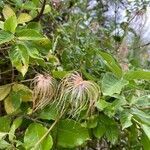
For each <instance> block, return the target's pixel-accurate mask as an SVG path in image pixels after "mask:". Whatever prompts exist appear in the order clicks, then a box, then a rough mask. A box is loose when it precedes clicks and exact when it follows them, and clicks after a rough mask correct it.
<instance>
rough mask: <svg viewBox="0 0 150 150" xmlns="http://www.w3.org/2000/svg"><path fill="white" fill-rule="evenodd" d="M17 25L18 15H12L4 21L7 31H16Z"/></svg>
mask: <svg viewBox="0 0 150 150" xmlns="http://www.w3.org/2000/svg"><path fill="white" fill-rule="evenodd" d="M16 27H17V18H16V16H11V17H9V18H8V19H7V20H6V21H5V22H4V30H5V31H9V32H11V33H15V31H16Z"/></svg>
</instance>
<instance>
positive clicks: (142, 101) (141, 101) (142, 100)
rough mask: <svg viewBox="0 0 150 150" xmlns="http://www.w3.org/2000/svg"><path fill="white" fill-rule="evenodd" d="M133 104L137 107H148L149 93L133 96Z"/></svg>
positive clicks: (149, 105)
mask: <svg viewBox="0 0 150 150" xmlns="http://www.w3.org/2000/svg"><path fill="white" fill-rule="evenodd" d="M134 104H135V105H137V106H138V107H140V108H142V107H150V95H144V96H141V97H137V98H136V97H134Z"/></svg>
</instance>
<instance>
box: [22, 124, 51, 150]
mask: <svg viewBox="0 0 150 150" xmlns="http://www.w3.org/2000/svg"><path fill="white" fill-rule="evenodd" d="M46 132H47V129H46V128H45V127H43V126H42V125H41V124H39V123H32V124H30V126H29V127H28V128H27V130H26V132H25V136H24V146H25V148H26V149H27V150H31V149H32V148H33V149H34V146H35V145H36V143H37V142H38V141H39V140H40V139H41V138H42V137H43V135H44V134H45V133H46ZM52 145H53V141H52V137H51V135H50V134H49V135H48V136H47V137H46V138H44V140H43V141H42V142H41V143H40V144H39V145H38V148H36V149H34V150H50V149H51V148H52Z"/></svg>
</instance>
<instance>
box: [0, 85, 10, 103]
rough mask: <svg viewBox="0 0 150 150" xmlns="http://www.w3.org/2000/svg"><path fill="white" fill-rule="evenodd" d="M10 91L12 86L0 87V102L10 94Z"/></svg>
mask: <svg viewBox="0 0 150 150" xmlns="http://www.w3.org/2000/svg"><path fill="white" fill-rule="evenodd" d="M10 90H11V85H10V84H6V85H2V86H0V101H2V100H3V99H4V98H5V97H6V96H7V95H8V94H9V92H10Z"/></svg>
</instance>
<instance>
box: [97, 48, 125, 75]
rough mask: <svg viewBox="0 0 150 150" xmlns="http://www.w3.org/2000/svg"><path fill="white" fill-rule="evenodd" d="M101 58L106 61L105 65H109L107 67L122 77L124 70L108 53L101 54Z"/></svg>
mask: <svg viewBox="0 0 150 150" xmlns="http://www.w3.org/2000/svg"><path fill="white" fill-rule="evenodd" d="M99 54H100V56H101V57H102V59H103V60H104V63H105V64H106V65H107V67H108V68H109V69H110V70H111V71H112V72H113V73H114V74H115V75H116V76H117V77H121V76H122V69H121V67H120V65H119V63H118V62H117V61H116V60H115V59H114V58H113V57H112V56H111V55H110V54H108V53H106V52H102V51H100V52H99Z"/></svg>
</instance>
